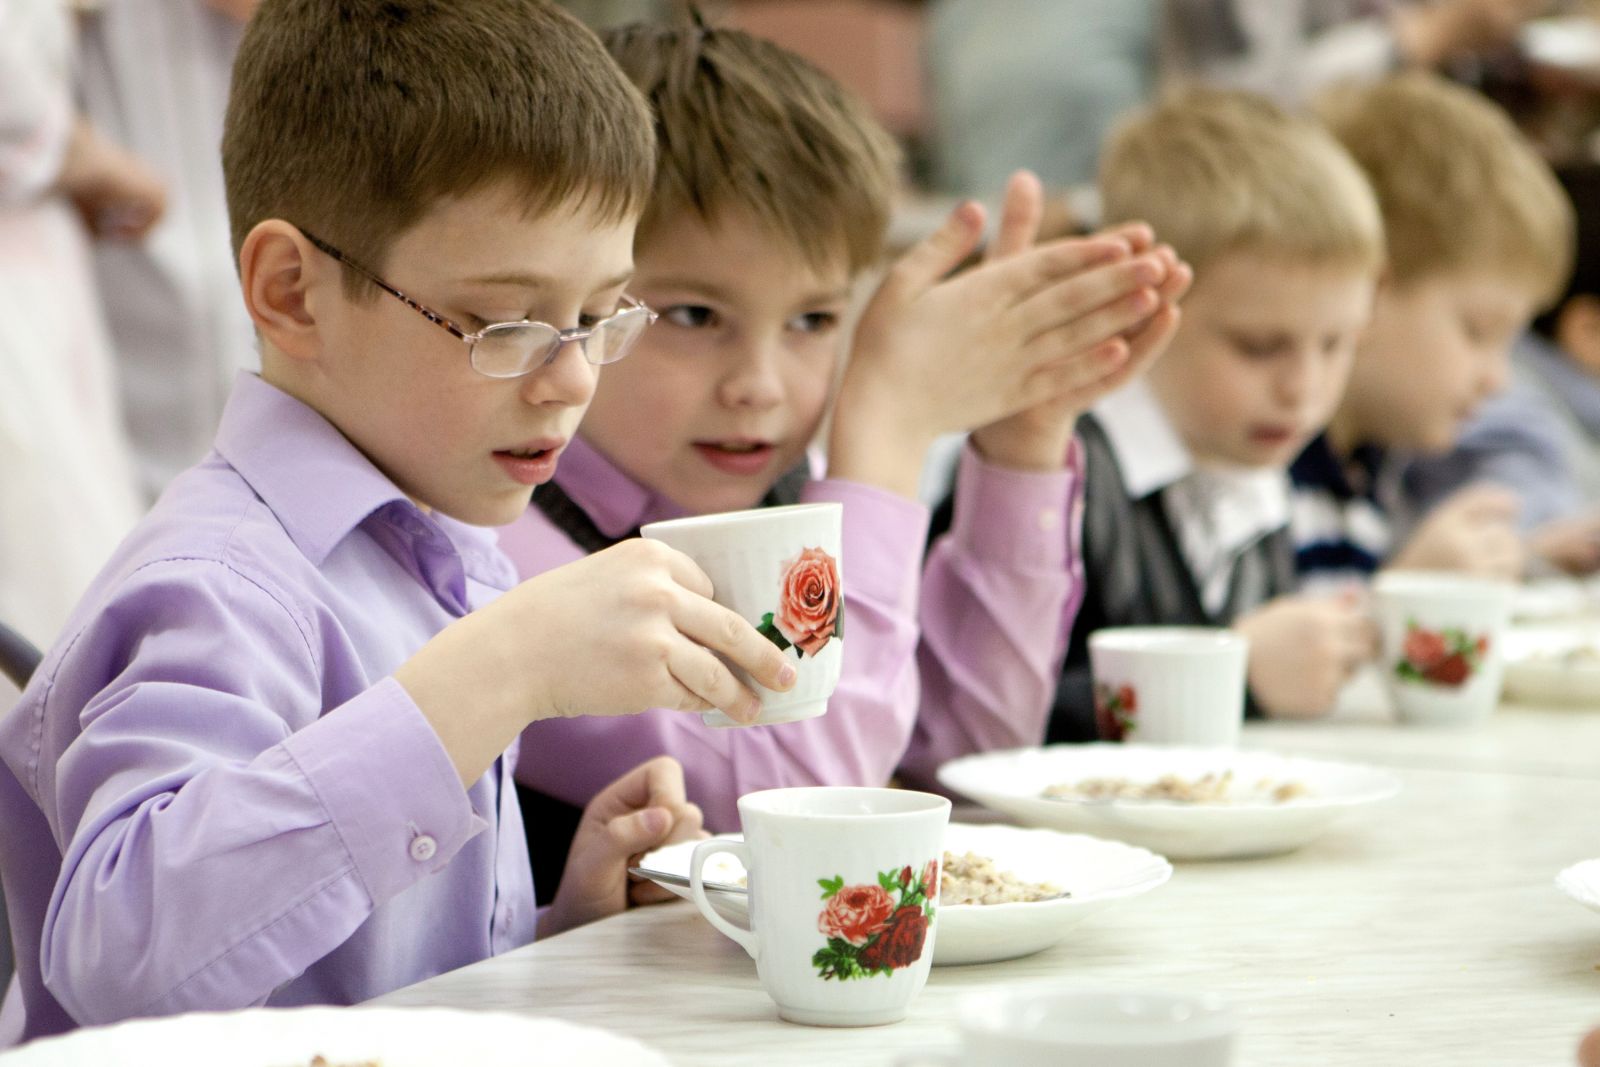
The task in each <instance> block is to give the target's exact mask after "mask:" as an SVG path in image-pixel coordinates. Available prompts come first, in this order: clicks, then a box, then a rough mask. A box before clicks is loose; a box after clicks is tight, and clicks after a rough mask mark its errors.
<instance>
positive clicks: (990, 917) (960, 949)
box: [640, 823, 1172, 966]
mask: <svg viewBox="0 0 1600 1067" xmlns="http://www.w3.org/2000/svg"><path fill="white" fill-rule="evenodd" d="M724 836H727V837H731V838H734V839H737V838H738V837H739V835H738V834H728V835H724ZM695 844H697V842H694V841H685V842H681V843H679V844H676V845H669V846H667V847H666V848H662V849H657V850H656V851H654V852H651V853H650V854H648V855H647V856H645V857H644V858H643V859H642V860H641V861H640V866H641V867H643V868H645V869H647V870H653V871H659V872H662V873H664V874H667V875H673V876H676V877H678V878H688V876H689V854H690V853H691V852H693V851H694V846H695ZM945 849H946V850H947V851H950V852H954V853H956V854H958V855H959V854H961V853H965V852H975V853H977V854H978V855H980V856H988V857H989V858H990V859H992V860H994V862H995V866H996V867H998V868H999V869H1000V870H1003V871H1009V872H1011V873H1012V874H1015V875H1016V876H1017V877H1018V878H1021V879H1023V880H1024V881H1029V882H1048V883H1050V884H1052V885H1055V886H1058V887H1059V888H1061V889H1063V890H1065V891H1067V892H1068V893H1070V894H1071V895H1070V896H1066V897H1058V898H1056V899H1054V900H1038V901H1027V902H1022V901H1018V902H1015V903H1010V904H945V905H941V906H940V908H939V928H938V933H937V934H936V935H935V937H934V942H933V962H934V965H935V966H940V965H950V964H962V963H991V962H994V961H996V960H1009V959H1016V958H1017V957H1019V956H1028V955H1031V954H1033V953H1035V952H1039V951H1041V950H1043V949H1047V948H1049V947H1050V946H1052V945H1054V944H1057V943H1058V942H1060V941H1061V940H1063V939H1064V938H1065V937H1066V936H1067V934H1068V933H1070V932H1071V931H1072V929H1073V927H1075V926H1077V925H1078V924H1079V923H1081V922H1082V921H1083V920H1085V919H1087V918H1088V917H1089V916H1090V915H1093V914H1094V913H1095V912H1097V911H1100V910H1102V909H1104V908H1107V907H1109V906H1111V905H1112V904H1114V903H1116V902H1117V901H1119V900H1123V899H1126V898H1128V897H1135V896H1138V895H1140V894H1141V893H1148V892H1149V891H1150V890H1152V889H1155V888H1156V887H1157V886H1160V885H1161V884H1163V883H1164V882H1166V880H1167V879H1168V878H1170V877H1172V865H1171V864H1170V863H1168V862H1167V861H1166V860H1165V859H1163V858H1162V857H1160V856H1157V855H1155V854H1154V853H1152V852H1149V851H1147V850H1145V849H1142V848H1135V847H1133V846H1131V845H1125V844H1123V843H1121V842H1119V841H1102V840H1100V839H1099V838H1095V837H1088V836H1085V835H1083V834H1060V833H1056V832H1055V831H1053V830H1030V829H1024V828H1022V827H1018V826H996V825H984V826H970V825H967V824H964V823H951V824H950V828H949V830H948V832H947V833H946V834H945ZM705 877H706V880H707V881H719V882H723V883H725V884H729V885H741V884H742V883H743V879H744V877H745V872H744V868H743V866H741V865H740V863H739V861H738V860H736V859H734V858H733V857H732V856H729V855H727V854H726V853H719V854H717V855H715V856H713V857H711V859H710V860H709V861H708V862H707V864H706V875H705ZM661 884H662V885H663V886H665V887H666V888H667V889H670V890H671V891H672V892H674V893H677V894H678V895H679V896H682V897H687V896H688V895H689V890H688V889H687V888H686V887H685V886H683V885H680V884H677V883H676V882H674V881H669V880H663V881H662V882H661ZM707 896H708V897H709V898H710V899H711V902H712V904H713V906H715V907H716V909H717V910H718V911H719V912H721V913H722V914H723V915H724V916H726V917H727V918H728V919H729V921H731V922H736V923H746V922H748V915H747V910H746V907H745V898H744V894H743V893H741V892H726V893H721V892H717V893H708V894H707Z"/></svg>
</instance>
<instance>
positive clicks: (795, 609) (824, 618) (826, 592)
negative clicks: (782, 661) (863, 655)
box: [756, 548, 844, 656]
mask: <svg viewBox="0 0 1600 1067" xmlns="http://www.w3.org/2000/svg"><path fill="white" fill-rule="evenodd" d="M843 596H844V594H843V589H842V588H841V586H840V582H839V563H838V561H837V560H835V559H834V558H833V557H832V556H830V555H828V554H827V553H826V552H824V551H823V550H822V549H820V548H807V549H804V550H803V551H801V553H800V554H799V555H798V556H796V557H795V558H794V559H792V560H789V561H788V562H787V563H785V564H784V573H783V584H782V588H781V589H780V590H779V594H778V610H776V611H769V612H767V614H766V615H765V616H763V617H762V620H761V624H760V625H759V626H757V627H756V629H757V630H759V631H760V632H761V634H762V636H764V637H766V639H767V640H769V641H771V642H772V643H773V644H775V645H777V646H778V648H780V649H789V648H793V649H794V650H795V653H796V655H799V656H815V655H816V654H817V653H819V652H821V651H822V649H823V646H825V645H826V644H827V643H828V642H829V641H831V640H842V639H843V637H844V599H843Z"/></svg>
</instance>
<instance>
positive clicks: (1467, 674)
mask: <svg viewBox="0 0 1600 1067" xmlns="http://www.w3.org/2000/svg"><path fill="white" fill-rule="evenodd" d="M1488 654H1489V638H1488V637H1487V636H1486V635H1484V634H1476V635H1474V634H1469V633H1467V632H1466V631H1465V630H1462V629H1458V628H1453V627H1446V628H1444V629H1440V630H1430V629H1428V628H1426V627H1423V626H1419V625H1418V624H1417V622H1416V620H1415V619H1411V620H1408V621H1407V622H1406V636H1405V640H1404V641H1402V642H1401V645H1400V660H1399V662H1397V663H1396V664H1395V665H1394V674H1395V677H1396V678H1399V679H1400V680H1402V681H1406V682H1415V683H1418V684H1422V685H1435V686H1443V687H1446V688H1450V689H1459V688H1461V687H1462V686H1463V685H1466V684H1467V682H1468V681H1470V680H1471V679H1472V676H1473V675H1474V674H1476V673H1477V672H1478V668H1479V667H1481V666H1482V665H1483V658H1484V657H1485V656H1486V655H1488Z"/></svg>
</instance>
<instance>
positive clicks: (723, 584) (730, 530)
mask: <svg viewBox="0 0 1600 1067" xmlns="http://www.w3.org/2000/svg"><path fill="white" fill-rule="evenodd" d="M843 521H844V505H843V504H793V505H790V506H787V507H776V508H755V509H752V510H750V511H729V512H723V513H721V514H717V515H697V516H694V517H692V518H687V519H670V520H668V521H666V522H652V523H650V524H649V525H647V526H645V527H644V528H643V529H641V530H640V531H639V532H640V533H641V534H642V535H643V536H645V537H648V538H650V539H651V540H654V541H660V542H661V543H662V544H665V545H670V546H671V547H673V548H676V549H677V550H678V551H680V552H682V553H683V554H684V555H686V556H688V557H689V558H690V559H692V560H694V561H695V562H696V563H697V564H699V565H700V569H701V570H703V571H705V572H706V576H707V577H708V578H710V579H711V586H712V591H713V592H712V596H713V597H714V599H715V600H716V602H717V603H719V604H721V605H722V606H723V607H725V608H728V609H729V610H731V611H733V612H736V613H737V614H739V615H742V616H743V617H744V618H746V619H748V620H749V621H750V623H751V624H752V625H753V626H755V627H756V629H758V630H759V631H760V632H761V633H762V634H764V635H765V636H766V638H767V639H768V640H769V641H771V642H772V643H773V644H775V645H777V646H778V647H779V648H780V649H782V650H783V652H784V654H785V655H787V656H789V657H790V658H791V659H793V661H794V666H795V670H796V671H797V672H798V673H799V677H798V678H797V679H796V681H795V685H794V688H793V689H791V690H789V691H788V692H786V693H779V692H776V691H774V690H771V689H767V688H765V687H763V686H761V685H758V684H756V682H755V681H754V680H752V679H751V678H750V676H749V675H748V674H746V673H745V672H743V671H740V670H737V669H735V673H736V674H737V675H738V676H739V679H740V681H742V682H744V683H745V684H746V685H748V686H750V688H751V689H753V690H754V691H755V693H756V695H757V696H759V697H760V698H761V716H760V718H758V719H756V724H759V725H764V724H770V723H780V722H795V721H797V720H800V719H811V718H815V717H816V716H818V715H821V714H822V713H823V712H825V711H827V710H828V698H829V697H830V696H832V695H833V690H834V687H835V686H837V685H838V684H839V668H840V664H841V661H842V660H843V657H844V639H845V637H844V631H845V618H844V566H843V560H842V559H841V555H842V553H841V551H840V541H841V539H842V536H843V534H842V525H843ZM702 718H704V719H705V721H706V723H707V725H710V726H739V725H743V724H741V723H737V722H735V721H734V720H732V719H730V718H728V717H727V716H726V715H724V714H722V712H720V711H708V712H706V713H705V714H704V715H703V716H702Z"/></svg>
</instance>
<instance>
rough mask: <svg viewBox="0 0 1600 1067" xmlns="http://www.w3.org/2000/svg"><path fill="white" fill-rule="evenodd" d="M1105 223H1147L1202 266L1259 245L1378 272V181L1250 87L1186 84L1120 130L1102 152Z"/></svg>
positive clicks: (1262, 249)
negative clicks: (1375, 184) (1371, 182)
mask: <svg viewBox="0 0 1600 1067" xmlns="http://www.w3.org/2000/svg"><path fill="white" fill-rule="evenodd" d="M1100 198H1101V205H1102V212H1103V216H1102V217H1103V220H1104V222H1106V223H1107V224H1112V223H1118V222H1126V221H1129V220H1133V219H1141V220H1143V221H1145V222H1148V223H1150V225H1151V227H1152V228H1153V229H1154V230H1155V232H1156V237H1157V238H1158V239H1159V240H1162V241H1165V242H1166V243H1168V244H1170V245H1172V247H1173V249H1174V250H1175V251H1176V252H1177V253H1178V255H1180V256H1182V257H1183V258H1184V259H1185V260H1187V261H1188V262H1189V263H1190V264H1191V265H1193V266H1194V267H1195V269H1196V270H1203V269H1204V266H1205V264H1206V263H1207V262H1208V261H1211V260H1213V259H1215V258H1217V257H1219V256H1222V255H1224V254H1226V253H1230V252H1236V251H1250V252H1255V253H1260V254H1263V255H1269V256H1286V257H1292V258H1294V259H1302V258H1303V259H1305V260H1307V261H1315V262H1319V263H1328V262H1332V263H1336V264H1340V265H1344V264H1348V265H1350V266H1351V267H1352V268H1354V269H1370V270H1371V271H1373V272H1374V273H1376V271H1377V270H1378V268H1379V266H1380V265H1381V263H1382V260H1383V248H1384V237H1383V222H1382V218H1381V216H1380V215H1379V213H1378V204H1377V201H1376V199H1375V198H1374V196H1373V193H1372V188H1371V187H1370V186H1369V185H1368V184H1367V180H1366V179H1365V178H1364V177H1362V174H1361V170H1360V168H1359V167H1357V166H1356V164H1355V162H1354V161H1353V160H1351V158H1350V156H1349V155H1348V154H1347V153H1346V152H1345V151H1344V149H1342V148H1340V147H1339V144H1338V142H1337V141H1335V140H1334V139H1333V137H1331V136H1330V135H1329V134H1328V132H1327V131H1326V130H1324V129H1322V128H1321V127H1320V126H1318V125H1317V124H1316V123H1315V122H1313V121H1311V120H1309V119H1305V118H1301V117H1298V116H1295V115H1291V114H1289V113H1288V112H1286V111H1284V110H1283V109H1281V108H1279V107H1278V106H1277V105H1276V104H1273V103H1272V102H1271V101H1269V100H1267V99H1265V98H1264V97H1261V96H1257V95H1255V94H1252V93H1247V92H1242V91H1235V90H1224V89H1211V88H1189V89H1185V90H1182V91H1180V92H1177V93H1174V94H1172V95H1169V96H1167V97H1166V98H1165V99H1163V100H1162V101H1160V102H1159V103H1157V104H1155V105H1153V106H1151V107H1149V108H1147V109H1145V110H1143V111H1141V112H1139V113H1137V114H1135V115H1134V116H1133V117H1132V118H1130V119H1129V120H1127V121H1125V122H1124V123H1122V124H1121V125H1120V126H1119V127H1118V128H1117V129H1116V130H1115V131H1113V133H1112V135H1111V137H1110V139H1109V140H1108V142H1107V145H1106V149H1105V151H1104V153H1103V154H1102V156H1101V163H1100Z"/></svg>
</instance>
